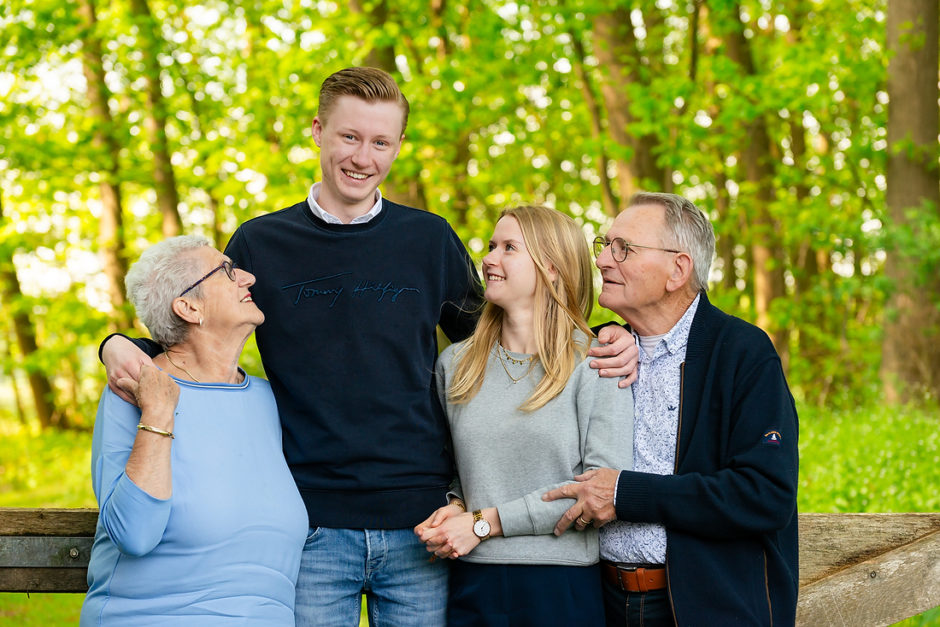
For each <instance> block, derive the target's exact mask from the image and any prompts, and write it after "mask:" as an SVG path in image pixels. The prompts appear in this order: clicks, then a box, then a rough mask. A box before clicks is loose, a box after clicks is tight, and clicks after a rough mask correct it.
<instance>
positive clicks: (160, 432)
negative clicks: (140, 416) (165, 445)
mask: <svg viewBox="0 0 940 627" xmlns="http://www.w3.org/2000/svg"><path fill="white" fill-rule="evenodd" d="M137 430H138V431H149V432H150V433H156V434H157V435H162V436H163V437H165V438H170V439H171V440H175V439H176V436H175V435H173V434H172V433H170V432H169V431H164V430H163V429H157V428H156V427H151V426H150V425H145V424H144V423H142V422H141V423H139V424H138V425H137Z"/></svg>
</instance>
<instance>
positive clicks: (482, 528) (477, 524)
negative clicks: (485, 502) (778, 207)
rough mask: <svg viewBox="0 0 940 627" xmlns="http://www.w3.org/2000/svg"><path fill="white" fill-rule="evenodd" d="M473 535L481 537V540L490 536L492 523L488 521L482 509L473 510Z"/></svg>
mask: <svg viewBox="0 0 940 627" xmlns="http://www.w3.org/2000/svg"><path fill="white" fill-rule="evenodd" d="M473 535H475V536H476V537H478V538H480V542H483V541H484V540H489V538H490V523H488V522H486V519H485V518H483V512H482V511H480V510H475V511H474V512H473Z"/></svg>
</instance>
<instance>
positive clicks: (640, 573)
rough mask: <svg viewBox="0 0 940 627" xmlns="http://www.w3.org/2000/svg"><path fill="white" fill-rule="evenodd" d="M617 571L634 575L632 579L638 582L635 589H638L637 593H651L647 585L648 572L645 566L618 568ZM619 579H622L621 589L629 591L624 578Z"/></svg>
mask: <svg viewBox="0 0 940 627" xmlns="http://www.w3.org/2000/svg"><path fill="white" fill-rule="evenodd" d="M617 570H619V571H621V572H625V573H631V574H632V577H630V578H631V579H633V580H634V581H635V582H636V586H635V587H636V589H637V592H643V593H646V592H649V591H650V590H649V587H648V586H647V583H646V570H647V569H646V567H645V566H617ZM618 579H620V585H621V587H622V588H623V589H624V590H627V591H629V589H628V587H627V586H626V585H625V582H624V580H623V578H622V577H618Z"/></svg>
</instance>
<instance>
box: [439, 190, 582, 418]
mask: <svg viewBox="0 0 940 627" xmlns="http://www.w3.org/2000/svg"><path fill="white" fill-rule="evenodd" d="M505 217H511V218H514V219H515V220H516V221H517V222H518V223H519V227H520V229H521V230H522V238H523V240H524V242H525V246H526V248H527V249H528V251H529V254H530V255H531V256H532V261H533V262H535V269H536V290H535V315H534V316H533V321H534V326H535V329H534V331H535V343H536V348H537V359H538V361H539V362H540V363H541V364H542V368H543V369H544V370H545V374H544V376H543V377H542V379H541V380H540V381H539V382H538V384H537V385H536V386H535V390H534V391H533V392H532V396H530V397H529V398H528V400H527V401H526V402H525V403H524V404H523V405H522V406H521V407H520V408H519V409H521V410H522V411H533V410H536V409H538V408H540V407H542V406H543V405H545V404H546V403H547V402H549V401H550V400H552V399H553V398H555V397H556V396H558V394H560V393H561V391H562V390H563V389H564V388H565V385H567V384H568V379H569V378H570V377H571V373H572V372H574V369H575V366H577V365H578V363H579V362H581V361H582V360H583V359H584V358H585V357H586V355H587V351H588V349H589V348H590V338H592V337H593V336H594V334H593V333H591V329H590V328H589V327H588V326H587V322H585V320H586V319H587V317H588V316H590V315H591V308H592V307H593V306H594V280H593V277H592V275H591V272H592V270H591V268H592V265H591V254H590V251H589V250H588V245H587V240H586V239H585V237H584V233H583V232H582V231H581V228H580V227H579V226H578V224H577V223H576V222H575V221H574V220H572V219H571V218H569V217H568V216H566V215H565V214H563V213H561V212H558V211H555V210H554V209H549V208H547V207H538V206H522V207H515V208H512V209H506V210H504V211H503V212H502V213H501V214H500V216H499V219H500V220H501V219H503V218H505ZM551 269H554V270H555V273H556V278H555V280H554V281H552V279H551V274H550V270H551ZM503 313H504V312H503V309H502V308H501V307H499V306H497V305H494V304H493V303H490V302H487V303H486V304H485V305H484V307H483V312H482V313H481V315H480V321H479V322H478V323H477V327H476V330H475V331H474V332H473V335H471V336H470V338H469V339H468V340H467V341H466V343H465V344H464V346H463V347H462V348H461V349H460V350H459V352H458V353H457V354H456V355H455V357H454V359H455V360H456V361H457V367H456V369H455V370H454V378H453V384H452V385H451V386H450V390H449V391H448V393H447V398H448V400H449V401H450V402H451V403H457V404H460V403H466V402H469V401H470V400H471V399H472V398H473V397H474V396H476V394H477V392H479V391H480V386H481V385H483V377H484V376H485V375H486V364H487V361H488V359H489V355H490V352H491V351H492V350H493V347H494V346H496V343H497V342H499V339H500V336H501V335H502V328H503ZM576 330H580V331H581V332H582V333H583V335H584V336H583V337H580V338H579V337H578V336H577V335H576V333H575V331H576Z"/></svg>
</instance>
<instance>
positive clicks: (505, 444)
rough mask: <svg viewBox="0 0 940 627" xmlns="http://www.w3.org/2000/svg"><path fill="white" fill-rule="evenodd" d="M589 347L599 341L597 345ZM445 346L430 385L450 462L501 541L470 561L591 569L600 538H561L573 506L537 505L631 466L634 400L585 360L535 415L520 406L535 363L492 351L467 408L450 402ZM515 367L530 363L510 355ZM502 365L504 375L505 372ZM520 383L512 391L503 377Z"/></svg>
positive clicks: (565, 502) (450, 359)
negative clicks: (548, 495)
mask: <svg viewBox="0 0 940 627" xmlns="http://www.w3.org/2000/svg"><path fill="white" fill-rule="evenodd" d="M595 343H596V342H595ZM462 344H463V343H460V344H455V345H452V346H449V347H447V349H445V350H444V352H443V353H441V356H440V358H439V359H438V361H437V386H438V393H439V394H440V397H441V404H442V405H443V406H444V407H445V408H446V410H447V419H448V421H449V422H450V429H451V436H452V438H453V442H454V454H455V459H456V462H457V473H458V475H459V487H458V488H457V491H458V493H459V492H462V495H463V498H464V500H465V501H466V503H467V509H468V510H469V511H473V510H475V509H483V508H486V507H494V506H495V507H496V508H497V510H498V511H499V519H500V523H501V524H502V527H503V534H504V537H493V538H490V539H489V540H487V541H485V542H482V543H480V544H479V545H478V546H477V547H476V548H475V549H474V550H473V551H472V552H471V553H470V554H469V555H468V556H466V557H465V558H462V559H465V560H467V561H468V562H482V563H505V564H554V565H572V566H584V565H589V564H594V563H596V562H597V561H598V536H597V530H596V529H594V528H593V527H588V529H587V530H586V531H577V530H575V528H574V527H573V526H572V528H571V529H570V530H569V531H567V532H565V534H564V535H562V536H561V537H555V536H554V535H553V534H552V531H553V529H554V528H555V523H557V522H558V519H559V518H561V515H562V514H563V513H564V512H565V511H566V510H567V509H568V508H569V507H570V506H571V505H572V504H573V503H574V500H573V499H561V500H558V501H553V502H545V501H542V498H541V497H542V495H543V494H544V493H545V492H547V491H548V490H551V489H552V488H556V487H558V486H561V485H563V484H565V483H570V482H571V481H572V479H573V477H574V476H575V475H577V474H580V473H582V472H584V471H585V470H589V469H591V468H602V467H608V468H618V469H619V468H632V467H633V392H632V390H630V389H625V390H621V389H620V388H618V387H617V379H602V378H601V377H599V376H598V374H597V373H596V372H595V371H594V370H592V369H591V368H590V367H589V366H588V362H589V360H585V361H583V362H582V363H580V364H578V365H577V366H576V367H575V370H574V372H573V373H572V375H571V378H570V379H569V380H568V385H567V386H565V389H564V391H563V392H562V393H561V394H559V395H558V396H556V397H555V398H553V399H552V400H551V401H549V402H548V403H547V404H545V405H543V406H542V407H541V408H539V409H537V410H536V411H534V412H522V411H520V410H519V407H520V406H521V405H522V404H523V403H525V401H526V400H527V399H528V398H529V396H530V395H531V394H532V391H533V390H534V389H535V386H536V384H537V383H538V381H539V380H540V379H541V377H542V375H543V374H544V371H543V370H542V367H541V365H540V364H536V365H535V366H534V367H533V368H532V371H531V372H529V374H528V375H527V376H525V377H524V378H521V379H520V377H522V376H523V375H524V374H525V372H526V369H527V368H528V364H526V365H519V364H514V363H512V362H511V361H509V360H503V362H502V363H500V360H499V357H498V354H497V351H498V350H500V349H499V348H498V347H494V348H493V350H492V351H491V352H490V358H489V362H488V364H487V367H486V376H485V377H484V380H483V385H482V387H481V389H480V391H479V392H478V393H477V394H476V396H474V397H473V399H472V400H471V401H470V402H469V403H465V404H461V405H454V404H451V403H448V402H447V396H446V393H445V390H446V389H447V387H448V385H449V384H450V381H451V378H452V377H453V373H454V370H455V367H456V364H455V362H454V354H455V351H456V350H458V349H459V348H460V347H461V346H462ZM508 354H509V355H510V356H512V357H513V358H515V359H517V360H521V359H525V358H527V357H529V356H528V355H522V354H518V353H512V352H509V353H508ZM504 366H505V368H504ZM506 369H508V370H509V373H511V374H512V377H513V378H515V379H519V381H518V382H517V383H514V382H513V380H512V379H511V378H510V377H509V376H508V375H507V372H506Z"/></svg>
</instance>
